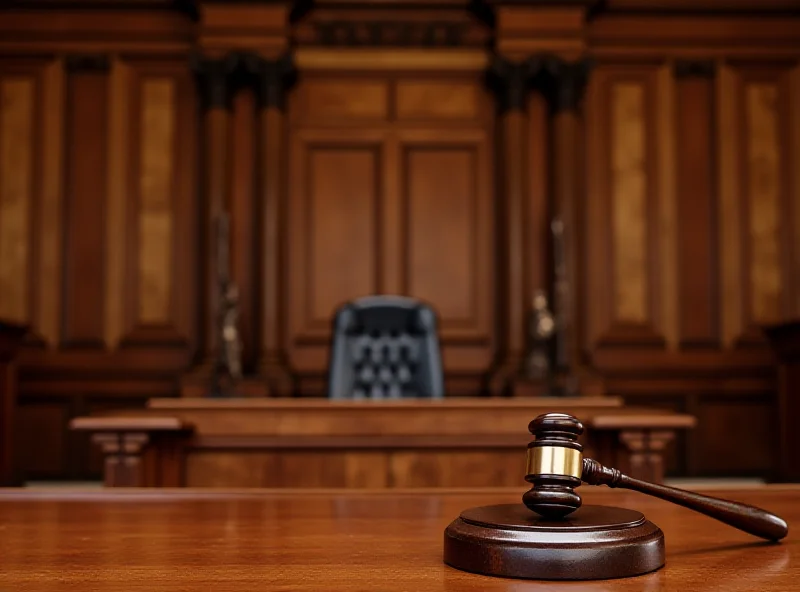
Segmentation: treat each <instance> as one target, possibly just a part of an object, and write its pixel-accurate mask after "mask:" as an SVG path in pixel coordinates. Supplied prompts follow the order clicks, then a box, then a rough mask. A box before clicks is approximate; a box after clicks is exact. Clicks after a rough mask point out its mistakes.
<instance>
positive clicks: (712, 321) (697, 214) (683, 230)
mask: <svg viewBox="0 0 800 592" xmlns="http://www.w3.org/2000/svg"><path fill="white" fill-rule="evenodd" d="M678 75H679V76H680V73H679V74H678ZM676 91H677V120H676V124H677V125H676V130H677V164H676V169H675V172H676V173H677V175H676V176H677V187H678V189H677V196H678V200H677V201H678V203H677V209H678V219H679V220H680V238H679V241H678V253H677V256H678V261H679V269H680V275H679V282H680V287H679V293H680V303H681V307H680V319H679V327H678V328H679V332H680V341H681V345H682V346H683V347H703V346H706V347H715V346H716V345H717V344H718V326H719V321H718V315H717V302H718V301H719V297H718V295H717V291H716V290H717V288H716V286H717V278H718V273H717V265H716V262H717V257H716V253H717V250H716V245H717V227H716V224H714V218H715V216H716V207H715V206H716V190H715V182H714V172H715V158H714V149H713V141H714V137H713V129H714V125H713V105H714V83H713V79H712V78H711V76H691V75H686V76H683V77H681V78H679V80H678V83H677V89H676Z"/></svg>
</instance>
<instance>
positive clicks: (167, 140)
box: [137, 79, 176, 324]
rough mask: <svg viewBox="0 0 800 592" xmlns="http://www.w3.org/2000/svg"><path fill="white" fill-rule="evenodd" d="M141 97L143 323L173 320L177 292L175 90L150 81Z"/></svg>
mask: <svg viewBox="0 0 800 592" xmlns="http://www.w3.org/2000/svg"><path fill="white" fill-rule="evenodd" d="M140 92H141V103H142V105H141V110H142V112H141V124H140V128H141V134H142V139H141V144H140V157H139V167H140V173H139V174H140V181H139V229H138V230H139V269H138V273H139V278H138V284H139V293H138V299H139V303H138V304H139V306H138V311H137V312H138V315H137V316H138V319H137V320H138V321H139V322H140V323H143V324H164V323H167V322H168V321H169V320H170V308H171V307H170V295H171V292H172V286H171V279H172V262H173V255H172V234H173V227H172V224H173V220H172V219H173V213H172V184H173V178H174V162H173V156H174V154H175V136H176V134H175V94H176V93H175V84H174V82H173V81H172V80H169V79H149V80H144V81H143V82H142V84H141V88H140Z"/></svg>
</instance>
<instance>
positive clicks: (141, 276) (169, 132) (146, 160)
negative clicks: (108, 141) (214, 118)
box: [109, 60, 197, 346]
mask: <svg viewBox="0 0 800 592" xmlns="http://www.w3.org/2000/svg"><path fill="white" fill-rule="evenodd" d="M119 68H120V70H121V73H120V74H119V76H120V77H121V78H122V77H125V76H127V79H128V83H127V85H126V91H125V92H124V93H120V99H119V103H121V104H122V105H125V106H127V109H126V110H125V115H126V122H125V123H120V124H119V125H120V128H119V131H118V133H119V134H120V136H121V141H120V142H118V143H117V145H120V146H125V147H127V150H126V151H125V154H126V155H127V158H126V159H125V161H123V163H124V164H123V165H122V173H123V175H122V176H123V178H124V179H126V183H125V185H124V186H122V185H121V186H120V187H119V191H118V192H113V191H112V192H109V200H114V201H116V200H124V208H125V209H124V210H123V216H122V220H123V223H122V225H124V226H126V228H125V230H124V231H122V230H121V231H120V232H119V233H117V234H115V235H114V237H109V242H116V245H115V249H117V250H119V251H121V252H122V253H124V257H125V258H124V262H125V269H126V275H125V279H124V286H125V289H124V299H123V301H124V303H125V306H124V310H122V311H121V312H122V313H123V320H124V324H123V328H124V333H123V334H122V336H121V338H122V341H123V342H124V343H125V344H127V345H135V344H146V345H147V346H152V345H156V344H162V345H174V344H181V343H183V344H188V343H191V342H192V339H193V335H194V331H195V329H194V323H195V319H194V313H195V310H196V309H195V305H194V303H195V301H196V298H197V291H196V290H195V288H194V285H193V281H194V278H195V277H196V275H195V271H194V265H193V264H192V263H190V262H191V261H192V258H193V257H194V256H195V255H194V252H196V249H195V248H194V232H195V227H196V224H197V222H196V221H195V220H193V218H192V215H193V212H195V211H196V210H195V205H194V204H195V201H196V196H195V195H194V193H193V192H194V190H195V181H194V175H193V174H192V166H193V163H194V162H195V157H196V154H197V152H196V147H195V141H194V138H195V137H196V133H195V129H196V126H197V120H196V119H195V110H194V105H195V100H194V94H195V90H194V85H193V82H192V80H191V78H190V77H189V73H188V71H187V68H186V66H185V65H184V64H181V63H179V62H177V61H166V60H165V61H159V62H155V61H144V60H130V61H129V62H127V63H125V64H120V66H119ZM124 72H127V75H126V74H124ZM112 84H113V76H112ZM119 84H120V85H124V84H125V83H124V82H119ZM112 88H114V87H113V86H112ZM119 103H115V105H116V108H117V109H119V110H120V111H122V110H123V109H122V108H121V107H120V106H119ZM112 121H113V120H112ZM123 150H124V149H123ZM120 207H121V206H120V205H116V206H115V211H116V210H118V209H119V208H120ZM109 211H110V210H109ZM117 216H118V218H117V220H119V214H118V213H117ZM109 272H110V266H109Z"/></svg>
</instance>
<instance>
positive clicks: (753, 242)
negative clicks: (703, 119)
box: [744, 81, 782, 324]
mask: <svg viewBox="0 0 800 592" xmlns="http://www.w3.org/2000/svg"><path fill="white" fill-rule="evenodd" d="M744 95H745V96H744V109H745V118H744V121H745V122H746V124H745V130H744V132H745V138H746V140H745V142H746V144H747V148H746V152H745V155H744V158H745V163H744V173H745V178H746V179H747V181H746V186H745V190H746V192H747V204H746V206H745V207H746V211H747V218H748V224H747V234H746V236H747V238H748V241H749V246H750V252H749V265H748V269H747V276H748V282H747V283H748V288H749V290H748V293H749V294H750V303H749V304H750V306H749V307H748V311H747V313H748V316H749V318H750V319H752V321H753V322H755V323H759V324H764V323H774V322H776V321H777V320H778V319H779V318H780V313H781V303H780V298H781V288H782V286H781V279H782V278H781V248H780V246H781V240H780V226H781V223H780V218H781V212H780V210H781V207H780V206H781V203H780V202H781V199H780V198H781V179H780V160H779V158H780V157H779V152H780V145H779V137H778V135H779V134H778V132H779V128H778V125H779V115H780V114H779V112H778V108H779V105H778V89H777V87H776V85H775V84H770V83H763V82H755V81H754V82H747V83H745V88H744Z"/></svg>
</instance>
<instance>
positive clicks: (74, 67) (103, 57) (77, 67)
mask: <svg viewBox="0 0 800 592" xmlns="http://www.w3.org/2000/svg"><path fill="white" fill-rule="evenodd" d="M64 68H65V69H66V71H67V72H70V73H71V72H109V71H110V70H111V57H110V56H109V55H108V54H73V55H67V56H66V57H65V58H64Z"/></svg>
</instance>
